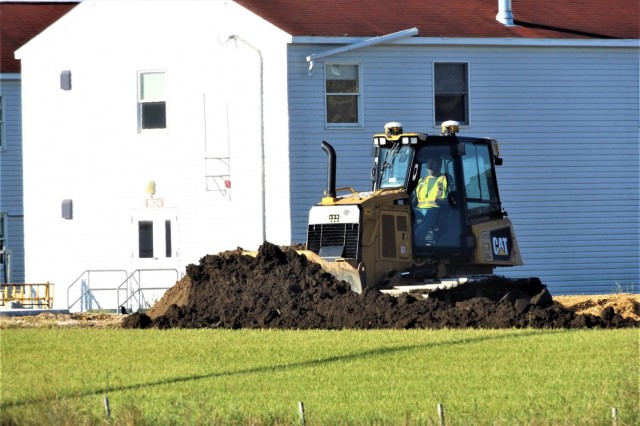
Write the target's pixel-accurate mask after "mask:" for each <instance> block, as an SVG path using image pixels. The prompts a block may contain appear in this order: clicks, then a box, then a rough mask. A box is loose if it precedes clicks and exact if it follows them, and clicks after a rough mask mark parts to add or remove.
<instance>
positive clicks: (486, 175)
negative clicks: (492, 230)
mask: <svg viewBox="0 0 640 426" xmlns="http://www.w3.org/2000/svg"><path fill="white" fill-rule="evenodd" d="M490 150H491V148H490V147H489V146H488V145H481V144H472V143H466V154H465V155H464V156H463V157H462V167H463V169H464V176H465V191H466V193H467V210H468V212H469V217H477V216H484V215H492V214H498V213H500V212H501V206H500V199H499V198H498V189H497V185H496V179H495V176H494V174H493V173H494V172H493V168H492V167H491V152H490Z"/></svg>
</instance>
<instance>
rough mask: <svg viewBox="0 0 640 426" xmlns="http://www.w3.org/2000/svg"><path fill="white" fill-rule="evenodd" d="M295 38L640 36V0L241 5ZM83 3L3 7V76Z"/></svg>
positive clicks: (272, 0)
mask: <svg viewBox="0 0 640 426" xmlns="http://www.w3.org/2000/svg"><path fill="white" fill-rule="evenodd" d="M236 3H238V4H240V5H242V6H243V7H245V8H246V9H248V10H250V11H252V12H254V13H255V14H257V15H259V16H261V17H262V18H264V19H265V20H267V21H269V22H271V23H272V24H273V25H275V26H276V27H278V28H280V29H282V30H283V31H285V32H287V33H288V34H291V35H293V36H312V35H315V36H352V37H373V36H380V35H385V34H390V33H393V32H396V31H401V30H406V29H408V28H413V27H416V28H418V30H419V35H420V36H421V37H454V38H458V37H460V38H466V37H471V38H492V37H506V38H554V39H558V38H560V39H600V38H614V39H638V38H640V0H606V1H605V0H513V1H512V11H513V15H514V20H515V24H516V26H514V27H507V26H504V25H502V24H501V23H499V22H498V21H497V20H496V18H495V17H496V14H497V13H498V0H236ZM77 4H78V1H69V2H45V1H33V2H23V3H4V2H0V72H2V73H19V72H20V62H19V61H17V60H16V59H15V57H14V52H15V51H16V50H17V49H18V48H20V47H21V46H23V45H24V44H26V43H27V42H28V41H29V40H31V39H32V38H33V37H35V36H36V35H38V34H39V33H40V32H42V31H43V30H44V29H46V28H47V27H48V26H49V25H51V24H52V23H53V22H55V21H56V20H58V19H59V18H60V17H62V16H63V15H64V14H65V13H67V12H68V11H69V10H71V9H72V8H73V7H75V6H76V5H77Z"/></svg>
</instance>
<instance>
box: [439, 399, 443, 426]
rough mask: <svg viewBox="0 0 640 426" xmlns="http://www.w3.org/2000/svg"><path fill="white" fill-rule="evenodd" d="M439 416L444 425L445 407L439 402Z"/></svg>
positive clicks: (441, 423)
mask: <svg viewBox="0 0 640 426" xmlns="http://www.w3.org/2000/svg"><path fill="white" fill-rule="evenodd" d="M438 418H439V419H440V426H444V425H445V421H444V407H443V406H442V404H438Z"/></svg>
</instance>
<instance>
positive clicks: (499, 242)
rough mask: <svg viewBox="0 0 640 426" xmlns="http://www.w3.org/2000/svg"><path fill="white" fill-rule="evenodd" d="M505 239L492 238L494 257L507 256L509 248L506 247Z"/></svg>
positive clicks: (506, 240)
mask: <svg viewBox="0 0 640 426" xmlns="http://www.w3.org/2000/svg"><path fill="white" fill-rule="evenodd" d="M507 242H508V239H507V238H498V237H493V238H492V241H491V243H492V244H493V255H494V256H509V247H508V246H507Z"/></svg>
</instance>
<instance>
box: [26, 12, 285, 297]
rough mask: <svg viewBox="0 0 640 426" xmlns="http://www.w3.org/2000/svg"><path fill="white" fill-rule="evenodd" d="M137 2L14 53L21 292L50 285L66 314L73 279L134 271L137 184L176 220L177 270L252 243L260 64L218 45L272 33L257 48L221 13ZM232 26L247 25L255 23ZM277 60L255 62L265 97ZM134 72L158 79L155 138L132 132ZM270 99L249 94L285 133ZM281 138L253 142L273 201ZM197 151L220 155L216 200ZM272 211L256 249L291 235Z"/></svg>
mask: <svg viewBox="0 0 640 426" xmlns="http://www.w3.org/2000/svg"><path fill="white" fill-rule="evenodd" d="M149 4H150V2H147V1H133V2H130V1H128V2H112V1H99V2H85V3H83V4H82V5H80V6H79V7H78V8H77V9H76V10H74V12H75V13H74V12H72V14H70V15H67V16H66V17H64V18H63V20H61V21H59V23H58V25H56V26H54V27H53V28H51V29H50V30H48V31H46V32H45V33H43V34H42V35H41V36H40V37H39V38H37V39H36V40H35V41H34V42H32V43H30V44H29V45H27V46H26V47H25V48H23V49H22V51H20V52H19V55H20V57H21V59H22V69H23V80H24V90H23V98H24V128H25V132H24V141H25V143H24V157H25V212H26V217H27V219H26V224H25V226H26V230H25V234H26V235H25V238H26V246H27V281H29V282H43V281H50V282H53V283H55V284H56V293H55V298H56V300H55V306H56V307H66V288H67V286H68V285H69V284H70V283H71V282H72V281H73V280H74V279H75V278H77V276H78V275H79V274H80V273H81V272H82V271H84V270H87V269H101V270H104V269H126V270H132V269H133V268H135V266H136V262H135V259H133V258H132V251H135V250H132V249H134V247H132V245H133V244H132V232H133V229H132V226H133V225H132V222H131V217H132V211H134V210H136V209H143V210H144V209H145V200H146V198H147V197H148V195H147V194H146V192H145V187H146V185H147V183H148V182H149V181H155V183H156V194H155V197H156V198H162V199H163V201H164V207H165V208H166V209H177V215H178V229H179V235H178V241H174V244H175V245H176V246H177V247H179V269H180V271H181V272H184V267H185V266H186V265H187V264H189V263H196V262H198V261H199V259H200V258H201V257H202V256H204V255H205V254H209V253H218V252H220V251H222V250H227V249H235V248H236V247H238V246H240V247H244V248H246V249H255V248H257V247H258V245H259V244H261V243H262V242H263V236H262V217H263V214H262V205H261V200H262V185H261V184H260V181H261V179H260V173H259V170H260V168H261V164H262V161H261V157H262V155H261V152H262V149H261V142H262V138H261V134H262V123H261V120H260V116H261V114H260V105H261V102H260V99H261V94H260V79H259V75H260V73H259V64H260V62H259V60H258V58H259V57H258V55H257V54H256V53H255V52H254V51H253V50H252V49H250V48H248V47H247V46H246V45H243V44H242V43H238V44H237V45H236V43H233V42H228V36H229V35H230V34H238V33H240V34H241V35H242V36H243V39H245V38H246V40H247V41H248V42H249V43H251V44H253V43H255V45H256V46H259V45H260V43H262V44H267V43H269V38H270V36H271V35H270V34H269V33H268V32H262V38H261V39H259V40H258V41H256V40H253V39H252V36H253V35H252V34H251V33H248V34H246V35H245V34H244V33H242V30H243V28H233V25H232V24H233V23H234V22H237V14H238V13H242V10H241V9H239V8H237V6H235V5H234V4H229V5H227V4H225V3H224V2H202V1H191V2H187V1H166V2H165V1H161V2H154V3H153V9H152V10H151V9H150V8H149ZM245 15H246V16H244V18H243V22H244V23H245V25H246V26H249V27H251V22H255V26H260V25H264V23H263V22H262V21H260V20H257V19H256V18H255V17H254V16H253V15H250V14H247V13H246V12H245ZM168 28H170V29H171V30H170V31H169V30H167V29H168ZM272 32H273V31H272ZM273 36H274V37H282V34H281V33H278V32H273ZM280 50H281V53H278V52H277V51H273V52H270V51H269V50H268V49H265V52H264V53H263V56H264V63H265V64H269V68H266V67H265V73H264V74H265V75H266V77H265V78H270V79H271V80H272V81H274V83H273V86H274V87H282V86H283V82H284V81H286V77H285V76H286V72H284V71H283V69H284V66H285V65H286V64H285V63H284V60H279V58H278V55H280V57H282V58H284V54H285V52H286V51H285V50H284V48H281V49H280ZM269 53H272V54H271V56H270V55H269ZM63 70H70V71H71V73H72V90H70V91H63V90H61V89H60V83H59V78H60V72H61V71H63ZM143 70H165V71H166V73H167V93H168V94H167V97H168V99H167V127H168V129H167V131H166V132H165V131H157V132H143V133H138V131H137V121H136V120H137V112H136V94H137V80H136V79H137V74H136V73H137V71H143ZM272 90H273V89H270V90H265V93H264V95H263V96H262V98H263V103H264V110H265V111H268V112H266V113H265V116H267V117H268V118H269V119H270V120H272V121H278V120H279V121H280V122H283V123H284V124H285V126H286V118H284V119H283V118H282V117H285V112H286V96H284V95H279V96H277V98H276V97H275V96H274V93H273V91H272ZM285 129H286V127H285ZM282 130H283V129H280V128H267V129H265V131H264V134H265V138H264V139H265V146H266V149H265V152H266V155H267V156H268V157H269V158H268V161H273V159H274V158H277V159H279V158H284V159H285V162H284V163H278V164H276V165H275V166H269V168H270V169H272V174H273V175H274V176H275V177H276V179H277V182H268V184H269V185H270V188H269V190H270V191H273V192H277V193H276V195H275V197H276V199H278V198H284V199H285V200H286V196H285V197H282V194H286V193H287V192H288V182H287V180H286V179H282V177H283V176H287V174H288V172H286V171H282V170H281V169H283V168H284V169H285V170H286V158H287V157H288V153H287V150H286V148H287V139H286V133H285V134H283V133H282ZM274 131H277V132H278V134H277V135H276V134H275V133H274ZM205 147H206V151H205ZM205 152H206V155H209V156H222V157H224V156H229V157H230V180H231V190H230V191H229V192H228V193H226V194H225V193H221V192H216V191H207V190H206V181H205V174H206V173H207V169H206V164H205ZM270 196H271V195H269V194H267V195H266V196H265V198H267V199H268V198H269V197H270ZM63 199H72V200H73V206H74V218H73V219H72V220H63V219H61V212H60V209H61V207H60V206H61V201H62V200H63ZM284 208H286V207H283V206H281V204H280V203H273V204H272V206H271V207H269V208H268V209H267V213H268V214H269V215H270V216H271V221H270V222H268V223H269V224H270V229H269V234H268V235H267V238H269V239H273V240H274V242H278V243H284V242H288V240H289V235H290V225H289V218H288V216H286V215H283V214H282V211H285V210H283V209H284ZM273 218H275V219H273ZM271 229H273V231H271ZM134 257H135V256H134ZM158 266H163V265H160V264H159V265H158Z"/></svg>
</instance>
